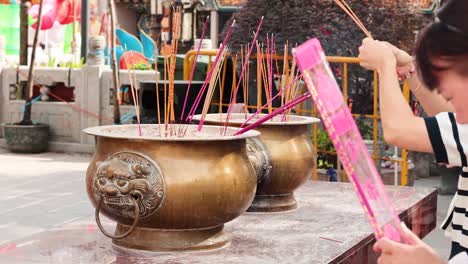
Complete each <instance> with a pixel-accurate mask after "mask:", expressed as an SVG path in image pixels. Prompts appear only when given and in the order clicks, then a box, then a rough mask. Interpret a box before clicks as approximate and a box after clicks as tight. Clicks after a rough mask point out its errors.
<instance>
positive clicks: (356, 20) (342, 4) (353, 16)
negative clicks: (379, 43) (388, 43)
mask: <svg viewBox="0 0 468 264" xmlns="http://www.w3.org/2000/svg"><path fill="white" fill-rule="evenodd" d="M334 1H335V3H336V4H337V5H338V6H339V7H340V8H341V9H343V11H344V12H345V13H346V14H347V15H348V16H349V17H351V19H352V20H353V21H354V23H356V25H358V27H359V28H360V29H361V30H362V32H364V34H366V36H367V37H369V38H372V35H371V33H370V32H369V31H368V30H367V28H366V27H365V26H364V24H363V23H362V22H361V20H360V19H359V17H358V16H357V15H356V14H355V13H354V12H353V10H352V9H351V7H350V6H349V5H348V4H347V3H346V1H345V0H334Z"/></svg>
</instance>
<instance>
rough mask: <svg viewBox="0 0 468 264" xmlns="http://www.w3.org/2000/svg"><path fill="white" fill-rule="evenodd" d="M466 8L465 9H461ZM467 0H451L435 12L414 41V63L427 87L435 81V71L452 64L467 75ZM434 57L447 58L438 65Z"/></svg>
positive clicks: (437, 83)
mask: <svg viewBox="0 0 468 264" xmlns="http://www.w3.org/2000/svg"><path fill="white" fill-rule="evenodd" d="M465 11H466V12H465ZM467 17H468V1H466V0H451V1H448V2H447V4H445V6H444V7H443V8H442V9H441V10H440V11H439V12H438V13H437V18H436V21H435V22H433V23H432V24H430V25H429V26H428V27H426V28H425V29H424V30H423V31H422V33H421V35H420V37H419V39H418V41H417V43H416V50H415V55H416V63H417V68H418V72H419V74H420V76H421V78H422V81H423V83H424V84H425V85H426V86H427V87H428V88H429V89H431V90H432V89H435V88H436V87H437V86H438V85H439V80H438V78H437V74H436V73H437V72H440V71H443V70H448V69H451V68H454V67H455V68H456V69H457V70H459V71H460V72H461V73H463V74H466V75H467V76H468V19H467ZM434 59H442V60H444V61H448V62H451V63H450V66H447V67H440V66H438V65H435V64H434Z"/></svg>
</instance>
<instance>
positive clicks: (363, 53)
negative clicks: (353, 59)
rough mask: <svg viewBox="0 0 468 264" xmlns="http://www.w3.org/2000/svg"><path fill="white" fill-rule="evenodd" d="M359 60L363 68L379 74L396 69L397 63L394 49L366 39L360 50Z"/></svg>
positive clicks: (382, 43)
mask: <svg viewBox="0 0 468 264" xmlns="http://www.w3.org/2000/svg"><path fill="white" fill-rule="evenodd" d="M359 60H360V64H361V66H362V67H363V68H365V69H367V70H376V71H378V72H379V73H381V72H382V71H385V70H390V69H393V70H395V69H396V66H397V61H396V58H395V55H394V54H393V50H392V48H391V47H390V46H389V45H387V44H385V43H384V42H381V41H377V40H373V39H370V38H365V39H364V40H363V41H362V46H361V47H360V48H359Z"/></svg>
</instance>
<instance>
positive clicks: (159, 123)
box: [154, 46, 162, 137]
mask: <svg viewBox="0 0 468 264" xmlns="http://www.w3.org/2000/svg"><path fill="white" fill-rule="evenodd" d="M156 51H157V50H156V46H155V47H154V74H155V80H156V108H157V112H158V127H159V136H160V137H162V127H161V109H160V108H159V80H160V79H161V78H160V76H161V73H159V71H158V57H157V56H156V53H157V52H156ZM158 73H159V75H158Z"/></svg>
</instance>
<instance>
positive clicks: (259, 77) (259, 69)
mask: <svg viewBox="0 0 468 264" xmlns="http://www.w3.org/2000/svg"><path fill="white" fill-rule="evenodd" d="M256 44H257V111H258V110H259V109H260V107H261V105H262V65H261V57H260V56H261V55H260V46H259V45H258V41H257V42H256Z"/></svg>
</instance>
